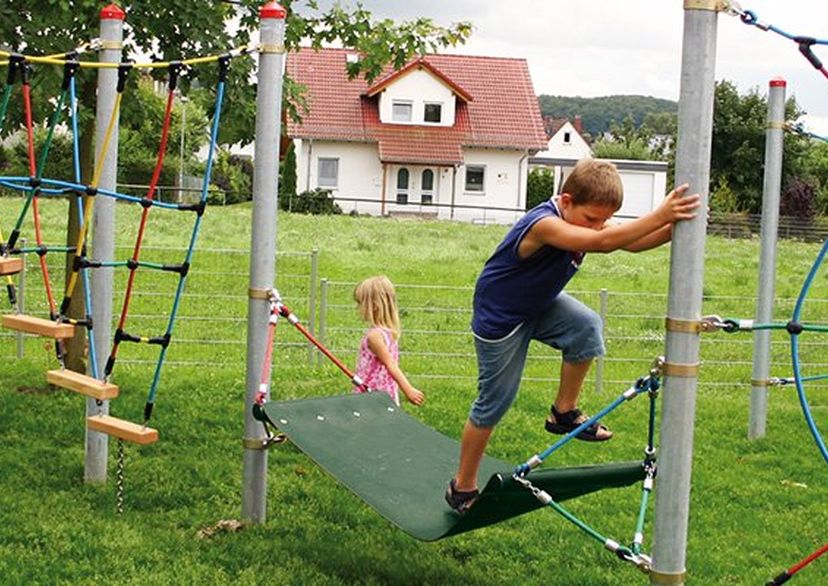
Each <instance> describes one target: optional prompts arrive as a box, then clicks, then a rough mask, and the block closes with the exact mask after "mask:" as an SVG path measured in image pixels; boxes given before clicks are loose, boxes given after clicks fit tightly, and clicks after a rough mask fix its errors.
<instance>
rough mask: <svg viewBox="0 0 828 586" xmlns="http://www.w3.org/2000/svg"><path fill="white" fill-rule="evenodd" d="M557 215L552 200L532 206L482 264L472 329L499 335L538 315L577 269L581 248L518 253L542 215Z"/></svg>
mask: <svg viewBox="0 0 828 586" xmlns="http://www.w3.org/2000/svg"><path fill="white" fill-rule="evenodd" d="M549 216H555V217H560V212H559V211H558V207H557V205H556V204H555V202H554V201H552V200H549V201H546V202H544V203H542V204H540V205H538V206H535V207H534V208H532V209H531V210H529V211H528V212H526V215H524V216H523V217H522V218H520V220H518V221H517V222H516V223H515V225H514V227H512V229H511V230H509V233H508V234H506V237H505V238H504V239H503V241H502V242H501V243H500V245H499V246H498V247H497V249H496V250H495V251H494V253H493V254H492V256H491V257H490V258H489V260H487V261H486V264H485V265H484V266H483V271H482V272H481V273H480V276H479V277H478V278H477V285H476V286H475V289H474V315H473V316H472V331H473V332H474V333H475V334H476V335H478V336H480V337H481V338H486V339H490V340H496V339H499V338H503V337H504V336H506V335H508V334H509V333H510V332H512V331H513V330H514V329H515V328H516V327H517V326H518V325H519V324H521V323H522V322H523V321H525V320H527V319H529V318H533V317H536V316H538V315H541V314H542V313H543V312H544V311H545V310H546V309H548V308H549V306H550V305H551V304H552V302H553V301H554V300H555V298H556V297H557V296H558V294H559V293H560V292H561V291H562V290H563V288H564V287H565V286H566V284H567V283H568V282H569V280H570V279H571V278H572V277H573V276H574V275H575V273H576V272H577V271H578V267H579V266H580V265H581V262H582V260H583V258H584V255H583V253H580V252H571V251H568V250H560V249H558V248H554V247H552V246H542V247H541V248H539V249H538V250H537V251H535V253H534V254H533V255H532V256H530V257H528V258H524V259H521V258H519V257H518V246H519V245H520V243H521V241H522V240H523V237H524V236H526V233H527V232H528V231H529V229H530V228H531V227H532V226H534V225H535V223H537V222H538V220H541V219H543V218H546V217H549Z"/></svg>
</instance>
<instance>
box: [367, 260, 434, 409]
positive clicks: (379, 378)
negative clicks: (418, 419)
mask: <svg viewBox="0 0 828 586" xmlns="http://www.w3.org/2000/svg"><path fill="white" fill-rule="evenodd" d="M354 301H356V303H357V308H358V309H359V315H360V317H362V319H363V320H364V321H365V322H366V323H368V324H369V325H370V327H369V328H368V329H367V330H366V331H365V335H364V336H363V337H362V342H360V344H359V357H358V358H357V367H356V373H357V375H359V377H360V378H361V379H362V380H363V381H364V382H365V384H366V385H367V386H368V387H369V388H371V389H374V390H378V391H383V392H386V393H388V394H389V395H391V398H392V399H393V400H394V402H395V403H396V404H397V405H399V404H400V398H399V389H402V392H403V394H405V397H406V399H408V400H409V401H410V402H411V403H414V404H415V405H422V404H423V401H425V395H424V394H423V392H422V391H420V390H418V389H415V388H414V387H413V386H411V383H410V382H408V379H407V378H406V377H405V374H403V371H402V370H400V367H399V356H400V350H399V346H398V343H397V340H398V339H399V337H400V316H399V314H398V313H397V294H396V293H395V291H394V285H392V284H391V281H389V280H388V277H385V276H378V277H370V278H368V279H365V280H364V281H362V282H361V283H360V284H359V285H357V286H356V289H354ZM355 392H359V390H355Z"/></svg>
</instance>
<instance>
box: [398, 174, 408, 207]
mask: <svg viewBox="0 0 828 586" xmlns="http://www.w3.org/2000/svg"><path fill="white" fill-rule="evenodd" d="M408 177H409V173H408V169H406V168H405V167H402V168H401V169H400V170H399V171H397V203H398V204H400V205H405V204H407V203H408Z"/></svg>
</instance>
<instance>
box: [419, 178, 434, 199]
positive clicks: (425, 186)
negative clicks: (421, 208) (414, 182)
mask: <svg viewBox="0 0 828 586" xmlns="http://www.w3.org/2000/svg"><path fill="white" fill-rule="evenodd" d="M420 188H421V192H420V203H421V204H423V205H431V204H432V203H434V171H432V170H431V169H425V170H424V171H423V176H422V178H421V180H420Z"/></svg>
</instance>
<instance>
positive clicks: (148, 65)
mask: <svg viewBox="0 0 828 586" xmlns="http://www.w3.org/2000/svg"><path fill="white" fill-rule="evenodd" d="M257 49H258V47H257V46H250V45H245V46H243V47H236V48H234V49H231V50H230V51H228V52H227V53H222V54H221V55H209V56H205V57H193V58H191V59H184V60H181V61H149V62H144V63H112V62H100V61H75V60H66V59H62V58H61V56H62V55H65V53H59V54H56V55H45V56H39V57H38V56H34V55H22V57H23V58H24V59H25V60H26V61H28V62H29V63H45V64H48V65H64V64H66V63H75V64H77V65H78V67H81V68H89V69H117V68H118V67H120V66H121V65H129V66H131V67H133V68H136V69H163V68H166V67H169V66H170V65H172V64H173V63H180V64H181V65H200V64H203V63H213V62H215V61H218V60H219V59H221V58H222V57H224V56H226V55H230V56H231V57H237V56H239V55H244V54H245V53H252V52H254V51H256V50H257ZM12 55H14V53H9V52H8V51H0V57H11V56H12ZM8 63H9V62H8V61H0V65H7V64H8Z"/></svg>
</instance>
